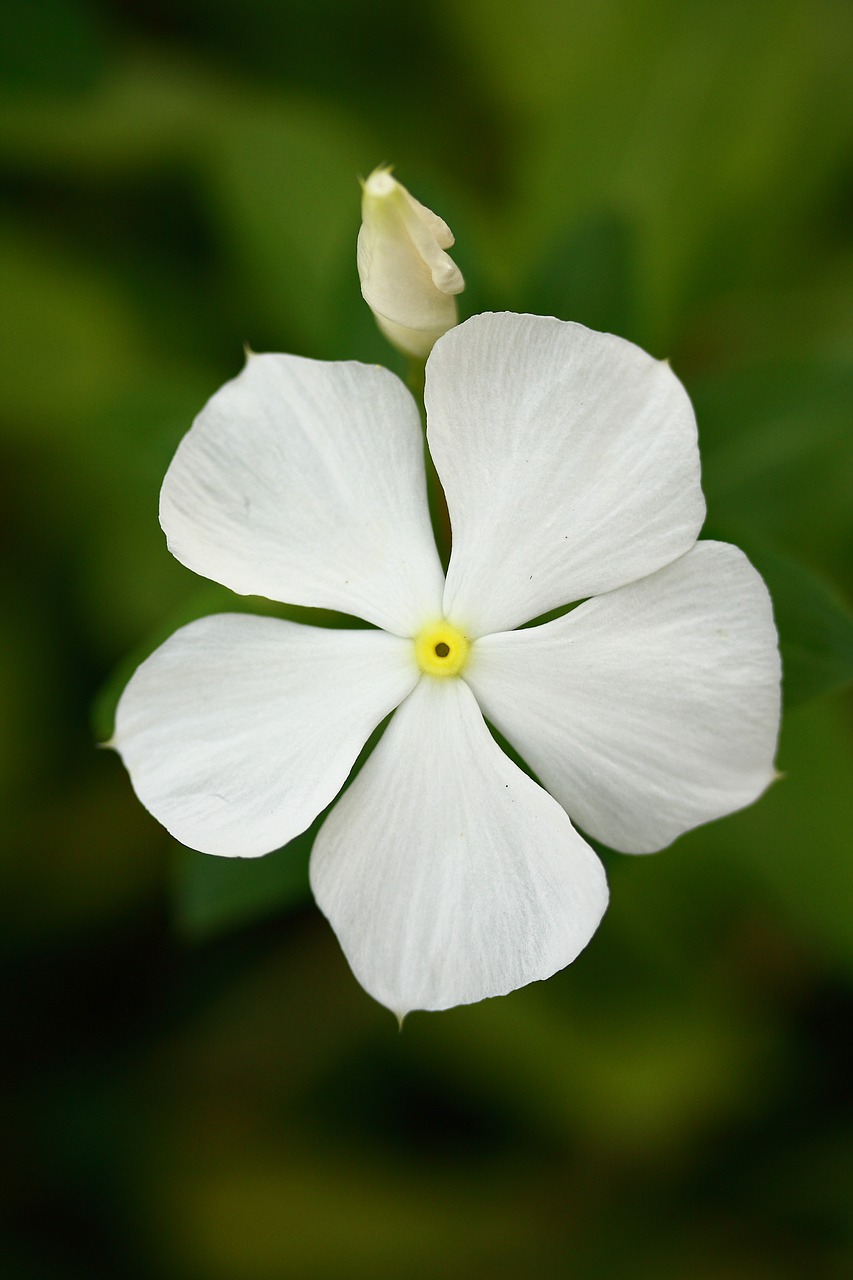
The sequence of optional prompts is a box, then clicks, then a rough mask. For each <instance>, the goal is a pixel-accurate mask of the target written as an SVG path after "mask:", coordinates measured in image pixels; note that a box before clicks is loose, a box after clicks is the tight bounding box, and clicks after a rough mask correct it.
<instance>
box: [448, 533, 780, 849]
mask: <svg viewBox="0 0 853 1280" xmlns="http://www.w3.org/2000/svg"><path fill="white" fill-rule="evenodd" d="M779 676H780V667H779V655H778V651H777V647H776V629H775V627H774V625H773V614H772V608H771V604H770V597H769V595H768V594H767V588H766V587H765V585H764V583H763V581H762V579H761V578H760V577H759V575H758V574H757V573H756V571H755V570H754V569H753V567H752V565H751V564H750V563H749V561H748V560H747V558H746V556H745V555H744V554H743V552H742V551H739V550H738V549H737V547H730V546H728V545H727V544H726V543H722V542H699V543H697V544H696V546H695V547H694V548H693V549H692V550H691V551H688V552H687V554H686V555H685V556H682V557H681V559H679V560H676V561H675V563H674V564H671V565H668V566H667V567H666V568H665V569H661V570H660V571H659V572H658V573H655V574H653V575H652V576H651V577H648V578H645V579H643V580H642V581H641V582H635V583H632V584H631V585H630V586H628V587H622V588H621V589H620V590H618V591H613V592H611V594H610V595H606V596H599V597H598V598H596V599H593V600H588V601H587V602H586V603H585V604H582V605H579V606H578V608H577V609H574V610H573V611H572V612H571V613H569V614H566V616H565V617H562V618H559V619H557V621H556V622H549V623H547V624H546V625H545V626H542V627H532V628H530V629H529V630H526V631H516V632H513V633H506V634H504V635H491V636H485V637H484V638H483V639H482V640H478V641H477V643H476V644H475V645H474V646H473V649H472V652H471V657H470V658H469V661H468V665H467V667H466V669H465V678H466V680H468V682H469V683H470V685H471V687H472V688H473V690H474V692H475V694H476V695H477V698H478V700H479V702H480V705H481V706H482V708H483V712H484V714H485V715H486V716H488V717H489V719H490V720H491V721H492V722H493V723H494V724H495V725H496V726H497V728H498V729H500V731H501V732H502V733H503V734H505V735H506V737H507V738H508V739H509V741H510V742H512V743H513V745H514V746H515V747H517V749H518V750H519V751H520V752H521V753H522V755H523V756H524V758H525V760H526V761H527V762H528V764H529V765H530V766H531V768H532V769H534V770H535V772H536V774H537V776H538V777H539V778H540V779H541V780H542V783H543V785H544V786H546V787H548V789H549V790H550V791H551V792H553V794H554V795H555V796H556V797H557V799H558V800H559V801H560V803H561V804H562V805H564V806H565V808H566V810H567V812H568V813H570V814H571V815H572V818H573V819H574V820H575V821H576V822H578V823H579V824H580V826H581V827H582V828H583V829H584V830H585V831H588V832H589V834H590V835H591V836H594V837H595V838H596V839H598V840H602V841H604V842H605V843H606V844H608V845H610V846H611V847H612V848H615V849H621V850H623V851H624V852H625V853H646V852H650V851H652V850H654V849H660V848H662V847H663V846H664V845H667V844H669V843H670V842H671V841H672V840H674V839H675V838H676V836H679V835H681V834H682V832H684V831H687V830H689V829H690V828H691V827H695V826H698V825H699V824H700V823H702V822H709V821H710V820H711V819H712V818H719V817H721V816H722V815H723V814H725V813H731V812H732V811H733V810H735V809H740V808H742V807H743V806H744V805H747V804H751V803H752V801H753V800H755V799H756V798H757V797H758V796H759V795H760V794H761V792H762V791H763V790H764V788H765V787H766V786H767V785H768V784H769V783H770V782H771V781H772V780H773V776H774V771H773V756H774V752H775V748H776V735H777V731H778V726H779Z"/></svg>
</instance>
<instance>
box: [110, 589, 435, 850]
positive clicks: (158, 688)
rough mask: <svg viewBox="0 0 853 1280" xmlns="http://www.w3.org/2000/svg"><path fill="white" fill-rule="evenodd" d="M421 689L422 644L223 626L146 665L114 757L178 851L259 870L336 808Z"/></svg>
mask: <svg viewBox="0 0 853 1280" xmlns="http://www.w3.org/2000/svg"><path fill="white" fill-rule="evenodd" d="M418 676H419V671H418V668H417V666H416V665H415V663H414V659H413V656H412V645H411V641H408V640H402V639H400V637H398V636H390V635H387V634H386V633H385V632H383V631H332V630H328V631H327V630H324V629H321V628H318V627H303V626H299V625H297V624H296V623H292V622H283V621H281V620H280V619H278V618H262V617H254V616H251V615H249V614H218V615H216V616H215V617H212V618H202V619H200V620H199V621H198V622H191V623H190V624H189V626H186V627H182V628H181V630H180V631H177V632H175V634H174V635H173V636H172V637H171V638H170V639H169V640H167V641H166V643H165V644H163V645H161V646H160V648H159V649H157V650H156V652H155V653H153V654H152V655H151V657H150V658H148V659H147V660H146V661H145V662H143V663H142V665H141V667H139V669H138V670H137V671H136V673H135V674H134V676H133V677H132V679H131V681H130V683H129V684H128V686H127V688H126V689H125V691H124V693H123V694H122V696H121V699H120V701H119V704H118V709H117V711H116V732H115V737H114V739H113V742H112V744H111V745H113V746H115V747H116V748H117V749H118V751H119V753H120V754H121V757H122V759H123V760H124V763H125V765H126V766H127V768H128V770H129V772H130V776H131V780H132V782H133V786H134V789H135V791H136V794H137V795H138V796H139V799H140V800H141V801H142V803H143V804H144V805H145V807H146V809H148V810H150V812H151V813H153V814H154V817H155V818H157V819H159V821H160V822H162V823H163V825H164V826H165V827H166V828H167V829H168V830H169V831H170V832H171V833H172V835H173V836H175V837H176V838H177V839H178V840H180V841H182V842H183V843H184V844H187V845H189V846H190V848H192V849H200V850H201V851H202V852H203V853H217V854H223V855H225V856H234V857H242V858H253V857H256V856H258V855H259V854H263V853H269V852H270V851H271V850H272V849H278V848H279V847H280V846H281V845H283V844H286V843H287V841H288V840H292V839H293V837H294V836H296V835H298V834H299V833H300V832H301V831H304V830H305V828H306V827H308V826H309V825H310V824H311V822H312V821H313V820H314V818H315V817H316V816H317V814H318V813H320V812H321V811H322V810H323V809H324V808H325V806H326V805H327V804H329V802H330V801H331V800H333V799H334V797H335V796H336V795H337V793H338V791H339V790H340V788H341V787H342V785H343V783H344V781H345V780H346V777H347V774H348V773H349V771H350V769H351V768H352V765H353V762H354V761H355V758H356V756H357V755H358V753H359V751H360V750H361V748H362V747H363V746H364V743H365V742H366V740H367V738H368V736H369V734H370V733H371V732H372V730H373V729H374V728H375V727H376V725H377V724H379V722H380V720H382V719H383V717H384V716H386V715H387V714H388V712H389V711H391V710H392V709H393V708H394V707H395V706H396V705H397V704H398V703H399V702H400V701H401V700H402V699H403V698H405V697H406V695H407V694H408V693H409V691H410V690H411V689H412V688H413V686H414V685H415V683H416V682H417V680H418Z"/></svg>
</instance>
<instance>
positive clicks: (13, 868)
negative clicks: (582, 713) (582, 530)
mask: <svg viewBox="0 0 853 1280" xmlns="http://www.w3.org/2000/svg"><path fill="white" fill-rule="evenodd" d="M851 55H853V23H851V9H850V6H849V5H848V4H847V3H845V2H844V0H750V2H749V3H740V2H739V0H565V2H564V3H560V2H559V0H524V3H523V4H514V3H510V2H509V0H433V3H431V4H429V5H412V4H400V3H399V0H353V2H352V3H348V2H347V0H239V2H238V0H100V2H98V0H4V3H3V6H2V15H0V311H2V332H0V400H2V404H0V414H2V418H0V432H2V435H0V529H2V533H3V543H4V556H3V562H2V568H1V569H0V587H1V589H2V595H0V716H2V723H1V724H0V768H2V780H0V789H1V790H2V796H1V797H0V798H2V803H3V807H4V837H3V842H2V855H1V857H0V877H2V885H0V901H2V904H3V914H4V922H3V925H2V931H0V947H1V948H2V954H3V962H4V963H3V975H4V976H3V1027H4V1031H5V1035H4V1046H3V1049H2V1054H0V1063H2V1072H3V1075H4V1083H3V1095H2V1114H3V1117H4V1123H5V1135H4V1137H3V1140H2V1145H0V1151H2V1157H0V1163H2V1168H3V1174H2V1183H0V1187H2V1197H0V1203H1V1204H2V1209H0V1213H2V1215H3V1218H4V1220H5V1221H4V1231H3V1239H2V1245H0V1273H2V1274H3V1275H4V1276H6V1275H8V1276H9V1277H10V1280H78V1278H79V1280H101V1278H102V1277H103V1278H106V1277H109V1278H110V1280H116V1278H117V1277H120V1278H121V1280H153V1278H154V1277H157V1280H290V1277H296V1278H302V1277H305V1278H306V1280H339V1278H340V1280H348V1278H349V1277H354V1278H355V1277H371V1278H372V1280H396V1278H397V1277H400V1278H401V1280H408V1278H409V1277H433V1276H440V1277H448V1278H449V1280H455V1278H457V1277H459V1278H461V1277H470V1276H478V1275H484V1276H495V1277H498V1278H500V1277H515V1276H518V1275H522V1274H525V1275H535V1276H542V1277H550V1276H569V1277H573V1278H577V1280H599V1278H601V1280H609V1278H610V1277H623V1276H624V1277H630V1278H632V1280H633V1278H637V1280H682V1277H690V1278H691V1280H776V1278H777V1277H778V1278H783V1277H784V1278H785V1280H788V1278H792V1277H821V1278H822V1277H828V1278H830V1280H842V1277H845V1278H846V1277H847V1276H849V1275H851V1274H853V1244H851V1235H850V1228H851V1216H850V1215H851V1206H853V1132H851V1110H850V1102H849V1096H847V1089H848V1087H849V1084H850V1077H851V1063H853V1054H851V1049H850V1009H851V1003H850V990H851V975H853V717H851V700H850V695H849V691H847V690H846V686H847V685H849V683H850V680H851V677H853V621H851V615H850V611H849V605H850V601H851V599H853V438H851V426H850V404H851V395H850V392H851V389H853V377H851V363H850V352H851V343H850V339H851V330H853V308H851V290H850V284H851V276H853V255H851V238H850V214H851V204H853V199H851V197H853V172H851V134H852V133H853V129H851V123H853V116H852V113H851V109H850V80H849V76H850V66H851ZM383 161H388V162H394V163H395V164H396V166H397V173H398V175H399V177H400V179H401V180H402V181H404V182H406V183H407V185H409V186H410V187H411V189H412V190H413V191H414V192H415V194H417V195H418V196H419V197H420V199H422V200H423V201H425V202H426V203H427V204H429V205H430V206H431V207H432V208H434V209H436V210H437V211H439V212H440V213H441V214H442V215H443V216H444V217H445V218H446V219H447V220H448V222H449V223H450V225H451V226H452V227H453V229H454V231H455V232H456V236H457V248H456V250H455V257H456V260H457V261H458V262H459V264H460V266H461V267H462V269H463V271H464V273H465V275H466V278H467V279H468V282H469V284H468V289H467V291H466V293H465V294H464V295H463V297H462V300H461V301H462V307H463V313H464V314H468V313H471V312H473V311H478V310H484V309H500V308H510V309H513V310H526V311H536V312H543V313H551V314H556V315H558V316H561V317H563V318H566V319H575V320H581V321H583V322H585V323H587V324H589V325H592V326H594V327H596V328H602V329H609V330H612V331H614V332H616V333H620V334H622V335H624V336H626V337H629V338H632V339H634V340H635V341H637V342H639V343H640V344H642V345H643V346H644V347H646V348H647V349H648V350H650V351H651V352H653V353H654V354H655V355H658V356H668V357H670V359H671V360H672V363H673V365H674V367H675V369H676V371H677V372H678V374H679V375H680V377H681V378H682V379H683V381H684V382H685V383H686V385H687V387H688V389H689V391H690V393H691V395H692V397H693V400H694V403H695V405H696V409H697V413H698V417H699V423H700V434H701V440H702V448H703V463H704V476H705V490H706V494H707V498H708V506H709V521H708V525H707V530H706V531H707V533H708V534H710V535H712V536H721V537H724V538H728V539H730V540H732V541H736V542H739V543H740V544H741V545H742V546H744V547H745V548H746V549H747V550H748V551H749V553H750V554H751V555H752V556H753V558H754V560H755V562H756V563H757V564H758V565H759V566H760V567H761V568H762V570H763V572H765V574H766V576H767V579H768V581H769V582H770V584H771V587H772V589H773V592H774V597H775V600H776V605H777V614H778V621H779V627H780V631H781V634H782V641H783V653H784V658H785V668H786V688H785V696H786V715H785V721H784V729H783V735H782V741H781V747H780V754H779V767H780V769H781V770H782V772H783V773H784V778H783V779H782V780H781V781H780V782H779V783H777V785H776V786H775V787H774V788H773V789H772V791H771V792H770V793H769V794H767V795H766V796H765V797H764V798H763V799H762V800H761V801H760V802H759V803H758V804H756V805H755V806H754V807H753V808H751V809H749V810H747V811H746V812H743V813H741V814H738V815H735V816H733V817H731V818H729V819H726V820H725V821H722V822H718V823H716V824H714V825H712V826H710V827H707V828H703V829H701V830H698V831H695V832H693V833H691V834H690V835H688V836H686V837H684V838H683V839H681V840H679V841H678V842H677V843H676V845H675V846H673V847H672V848H671V849H669V850H667V851H666V852H664V853H661V854H659V855H658V856H656V857H654V858H644V859H637V858H633V859H632V858H627V857H619V856H617V855H615V854H614V855H610V854H607V853H605V859H606V862H607V867H608V873H609V876H610V881H611V887H612V895H613V901H612V906H611V908H610V911H609V913H608V915H607V917H606V918H605V921H604V923H603V925H602V927H601V929H600V931H599V933H598V935H597V936H596V938H595V939H594V940H593V942H592V944H591V945H590V947H589V949H588V951H587V952H586V953H585V954H583V955H582V956H581V957H580V959H579V960H578V961H577V962H576V964H575V965H573V966H572V967H570V968H569V969H568V970H566V971H565V972H564V973H562V974H560V975H558V976H557V977H556V978H554V979H553V980H552V981H550V982H548V983H546V984H538V985H535V986H533V987H530V988H528V989H526V990H523V991H520V992H516V993H515V994H513V995H512V996H509V997H507V998H505V999H501V1000H493V1001H488V1002H485V1003H483V1004H481V1005H479V1006H475V1007H471V1008H462V1009H457V1010H454V1011H452V1012H449V1013H445V1014H439V1015H426V1014H414V1015H412V1016H411V1018H410V1019H409V1020H408V1021H407V1023H406V1026H405V1029H404V1031H403V1032H402V1034H399V1033H398V1031H397V1028H396V1024H395V1022H394V1019H393V1018H392V1016H391V1015H390V1014H389V1013H387V1011H385V1010H383V1009H381V1008H380V1007H378V1006H377V1005H375V1004H374V1003H373V1001H371V1000H370V999H369V998H368V997H367V996H366V995H365V994H364V993H363V992H362V991H361V989H360V988H359V987H358V986H357V984H356V982H355V980H354V979H353V978H352V976H351V974H350V973H349V971H348V969H347V966H346V964H345V962H344V960H343V959H342V957H341V954H340V952H339V949H338V946H337V943H336V941H335V938H334V937H333V935H332V933H331V931H330V930H329V929H328V927H327V926H326V924H325V922H324V921H323V920H322V919H321V917H320V915H319V913H318V912H317V910H316V909H315V908H314V907H313V905H312V903H311V901H310V897H309V894H308V890H307V882H306V874H305V867H306V857H307V848H306V843H307V842H305V841H303V842H301V843H299V844H298V845H297V847H296V848H295V849H293V850H290V851H288V852H286V853H281V854H278V855H272V856H271V857H269V858H268V859H264V860H261V862H259V863H255V864H249V865H244V864H239V863H229V862H224V861H222V860H219V859H212V858H205V857H204V856H203V855H201V854H191V853H189V852H188V851H184V850H181V849H179V848H178V846H177V845H175V844H174V842H172V841H171V840H170V838H169V837H168V836H167V835H166V834H165V832H164V831H163V830H162V829H161V828H160V827H159V826H158V825H157V823H156V822H154V820H153V819H151V818H150V817H149V816H148V815H147V814H146V813H145V812H144V810H143V809H142V808H141V806H140V805H139V804H138V803H137V802H136V800H135V799H134V797H133V795H132V793H131V789H130V786H129V783H128V781H127V778H126V776H125V775H124V772H123V770H122V767H121V764H120V762H119V760H118V759H117V758H116V757H115V756H114V755H113V754H112V753H110V752H105V751H98V750H96V749H95V747H94V743H95V741H96V740H97V739H98V738H103V737H106V736H107V735H108V733H109V728H110V715H111V707H112V705H113V703H114V699H115V692H116V690H117V689H118V688H120V687H121V684H122V682H123V680H124V679H126V677H127V675H128V673H129V671H130V670H132V668H133V665H134V663H135V662H136V661H137V660H138V659H139V657H140V656H141V655H143V654H144V653H145V652H147V651H148V650H149V649H150V648H151V647H152V646H153V645H154V644H155V643H157V642H158V641H159V640H160V639H162V638H163V637H164V636H165V635H167V634H168V633H169V632H170V631H171V630H172V629H173V628H174V627H175V625H176V624H177V623H178V622H180V621H184V620H186V619H187V618H189V617H192V616H194V615H196V614H199V613H205V612H209V611H210V610H211V609H213V608H217V607H221V605H222V600H223V593H222V592H219V591H218V590H217V589H214V588H211V587H209V586H208V585H207V584H205V583H204V582H202V581H201V580H200V579H198V578H194V577H193V575H192V574H190V573H189V572H188V571H187V570H185V569H183V568H182V567H181V566H180V565H178V564H177V563H176V562H175V561H173V560H172V559H171V558H170V557H169V555H168V553H167V551H166V547H165V542H164V539H163V537H162V534H161V532H160V530H159V527H158V524H157V496H158V490H159V485H160V481H161V479H162V475H163V473H164V470H165V468H166V466H167V464H168V462H169V460H170V458H171V455H172V453H173V451H174V449H175V446H176V444H177V442H178V440H179V439H180V437H181V435H182V433H183V432H184V431H185V430H186V429H187V427H188V426H189V424H190V422H191V420H192V417H193V415H194V414H195V413H196V412H197V411H198V409H199V408H200V407H201V405H202V404H203V403H204V401H205V399H206V398H207V396H208V395H210V394H211V393H212V392H213V391H214V390H215V389H216V388H217V387H218V386H219V385H220V384H221V383H222V382H223V381H224V380H225V379H226V378H228V377H230V376H232V375H233V374H235V373H236V372H237V371H238V370H239V368H240V366H241V363H242V347H243V343H244V342H247V343H249V344H250V345H251V346H252V347H253V348H254V349H255V350H258V351H263V350H285V351H293V352H298V353H301V354H304V355H310V356H317V357H324V358H350V357H356V358H361V359H366V360H378V361H382V362H384V363H387V364H389V365H390V366H391V367H393V368H399V365H398V363H397V359H396V357H395V356H394V354H393V352H391V351H390V349H389V348H387V347H386V346H385V344H384V342H383V340H382V339H381V338H380V336H379V335H378V333H377V332H376V330H375V327H374V325H373V321H372V318H371V316H370V313H369V312H368V310H367V308H366V307H365V305H364V304H363V302H362V301H361V298H360V295H359V290H358V282H357V277H356V272H355V253H354V245H355V236H356V232H357V228H358V221H359V212H358V209H359V190H358V185H357V176H358V175H359V174H361V175H365V174H367V173H368V172H369V171H370V169H371V168H372V167H373V166H374V165H376V164H378V163H380V162H383ZM225 594H226V595H227V593H225Z"/></svg>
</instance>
